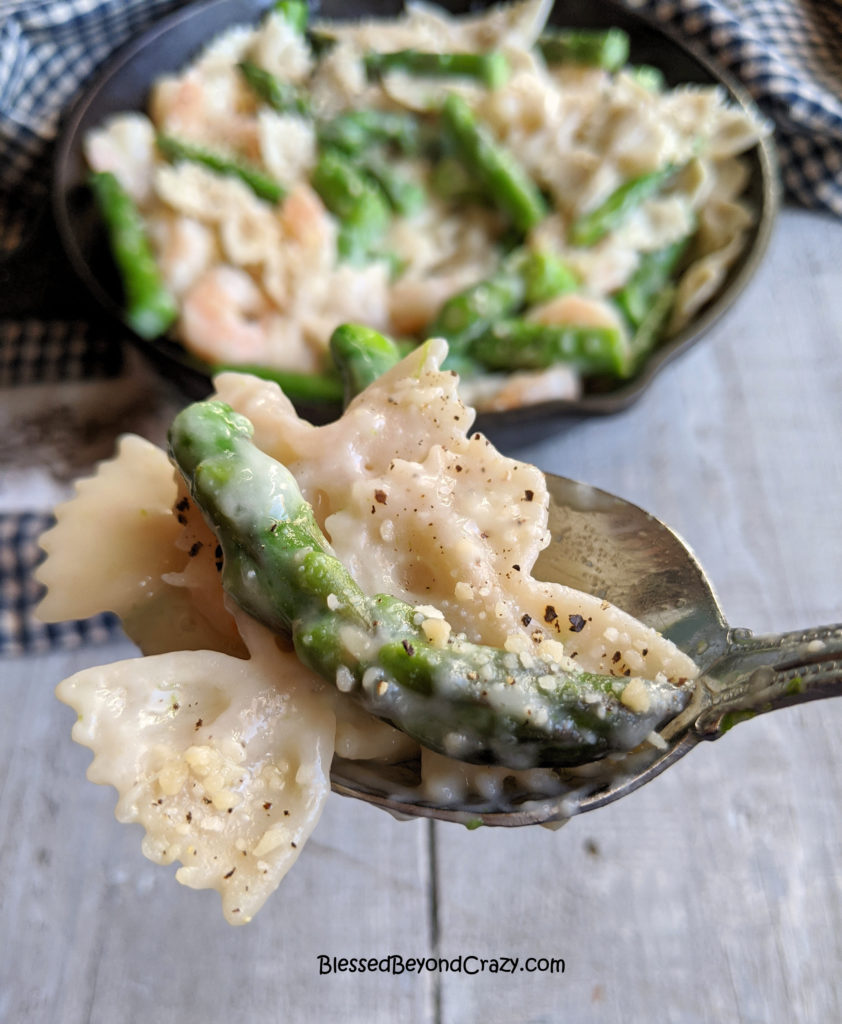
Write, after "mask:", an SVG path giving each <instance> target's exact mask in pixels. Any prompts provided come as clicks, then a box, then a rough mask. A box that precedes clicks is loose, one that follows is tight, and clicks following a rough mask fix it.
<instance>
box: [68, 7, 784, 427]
mask: <svg viewBox="0 0 842 1024" xmlns="http://www.w3.org/2000/svg"><path fill="white" fill-rule="evenodd" d="M269 6H270V4H269V2H267V0H201V2H199V3H196V4H191V5H190V6H188V7H185V8H182V9H180V10H178V11H176V12H175V13H173V14H171V15H169V16H168V17H165V18H163V19H162V20H161V21H160V22H158V23H157V24H155V25H154V26H153V27H152V28H151V29H148V30H147V31H146V32H144V33H143V34H142V35H141V36H139V37H138V38H137V39H135V40H134V41H133V42H132V43H130V44H129V45H128V46H126V47H125V48H124V49H122V50H121V51H120V52H119V53H118V54H117V55H116V56H115V57H114V58H113V59H112V60H111V61H110V62H109V63H108V64H107V65H105V66H104V67H103V69H102V71H101V73H100V74H99V75H98V76H97V77H96V79H95V80H94V81H93V82H92V83H91V84H90V85H89V86H88V88H87V89H86V90H85V91H84V93H83V95H82V96H81V97H80V99H79V100H78V101H77V103H76V104H75V106H74V107H73V109H72V110H71V111H70V113H69V115H68V116H67V118H66V120H65V122H64V124H63V127H62V129H61V132H60V135H59V139H58V143H57V147H56V152H55V165H54V182H53V212H54V216H55V220H56V225H57V228H58V232H59V235H60V238H61V241H62V243H63V246H64V249H65V251H66V253H67V256H68V257H69V259H70V262H71V264H72V266H73V268H74V269H75V271H76V273H77V274H78V276H79V277H80V278H81V279H82V281H83V282H84V284H85V285H86V286H87V288H88V289H89V290H90V292H91V293H92V295H93V296H94V297H95V298H96V300H97V301H98V302H99V304H100V305H101V306H102V307H104V309H105V310H107V311H108V312H109V313H110V314H111V315H112V316H113V317H115V318H117V320H120V321H122V316H121V308H120V285H119V281H118V279H117V277H116V274H115V270H114V267H113V264H112V262H111V259H110V255H109V253H108V247H107V242H106V239H105V235H104V231H103V228H102V226H101V224H100V221H99V218H98V216H97V214H96V211H95V210H94V208H93V205H92V199H91V196H90V194H89V193H88V190H87V189H86V187H85V186H84V181H85V177H86V173H87V171H86V167H85V164H84V158H83V155H82V140H83V138H84V136H85V133H86V132H88V131H89V130H90V129H92V128H94V127H95V126H96V125H98V124H100V123H101V122H102V121H103V120H104V119H105V118H107V117H108V116H109V115H110V114H113V113H116V112H118V111H124V110H133V109H134V110H138V109H143V108H145V105H146V101H147V96H148V93H149V88H150V85H151V83H152V82H153V81H154V80H155V79H156V78H157V77H158V76H159V75H161V74H164V73H165V72H170V71H174V70H177V69H179V68H181V67H183V66H184V65H186V64H187V63H189V61H190V60H191V59H192V58H193V57H194V56H195V55H196V53H197V52H198V51H199V50H200V49H201V48H202V47H203V46H204V45H205V44H206V43H207V42H209V41H210V39H211V38H212V37H213V36H215V35H216V34H218V33H219V32H221V31H222V30H223V29H225V28H227V27H229V26H231V25H235V24H238V23H247V22H256V21H257V20H259V18H260V17H261V15H262V14H263V13H264V12H265V11H266V9H267V8H268V7H269ZM313 6H314V8H315V10H316V11H317V13H318V15H319V16H321V17H326V18H353V17H360V16H362V15H368V16H383V17H386V16H394V15H396V14H398V13H399V12H400V10H401V9H402V0H321V2H319V3H317V4H315V5H313ZM443 6H446V7H448V8H449V9H451V10H452V11H454V12H456V13H462V12H466V11H469V10H471V11H473V10H477V9H480V8H482V7H484V6H487V3H486V2H480V3H472V2H466V0H446V2H445V3H444V4H443ZM551 21H552V22H554V23H556V24H560V25H569V26H590V27H605V26H610V25H616V26H618V27H620V28H622V29H624V30H625V31H626V32H628V34H629V37H630V40H631V60H632V62H634V63H645V64H653V65H655V66H657V67H659V68H660V69H661V70H662V72H663V73H664V75H665V78H666V80H667V83H668V84H669V85H677V84H679V83H682V82H694V83H703V84H711V83H719V84H720V85H722V87H723V88H724V89H726V90H727V92H728V93H729V94H730V96H731V98H732V99H733V100H734V102H736V103H739V104H741V105H742V106H744V107H751V100H750V99H749V97H748V96H747V94H746V93H745V91H744V90H743V89H742V87H741V86H739V85H738V84H737V83H736V82H734V81H733V79H731V78H730V76H728V75H727V74H725V73H724V72H723V71H721V70H720V69H718V68H716V67H714V65H713V64H711V63H710V61H708V60H707V59H706V58H705V57H704V56H703V55H701V54H700V53H699V52H698V51H697V50H695V49H694V48H693V47H692V46H691V45H689V44H688V43H687V42H684V41H682V40H679V39H678V38H677V37H676V36H674V35H672V34H671V33H669V32H668V31H666V30H664V29H663V28H661V27H659V26H656V25H654V24H653V23H651V22H649V21H647V20H645V19H644V18H643V17H641V16H640V15H638V14H636V13H632V12H630V11H628V10H626V9H625V8H623V7H620V6H619V5H618V4H616V3H614V2H613V0H558V2H557V3H556V7H555V10H554V11H553V15H552V17H551ZM747 158H748V160H749V164H750V170H751V177H750V182H749V186H748V190H747V199H748V201H749V202H750V203H751V205H752V207H753V209H754V210H755V211H756V223H755V225H754V227H753V228H752V229H751V232H750V234H749V237H748V241H747V244H746V247H745V249H744V251H743V253H742V255H741V256H740V258H739V260H738V261H737V263H736V265H735V266H734V267H733V268H732V269H731V271H730V273H729V275H728V278H727V280H726V281H725V283H724V285H723V287H722V288H721V289H720V291H719V292H718V294H717V295H716V296H715V297H714V298H713V300H712V301H711V302H709V303H708V304H707V305H706V306H705V307H704V308H703V309H702V310H701V312H700V313H699V314H698V315H697V316H696V317H695V319H694V320H693V321H692V322H691V323H690V324H688V325H687V326H686V327H685V328H684V329H683V330H681V331H680V332H678V333H677V334H676V335H675V336H674V337H672V338H670V339H668V341H667V342H666V343H665V344H663V345H661V346H660V347H659V348H658V349H657V350H656V351H655V352H654V353H653V355H652V356H651V357H650V359H649V360H648V362H647V363H646V365H645V367H644V368H643V370H642V371H641V373H639V374H638V375H637V377H635V378H634V379H633V380H631V381H627V382H622V383H619V384H616V385H612V386H608V387H605V386H603V387H602V388H597V387H592V388H591V390H588V391H586V392H585V394H583V395H582V396H581V398H579V399H577V400H574V401H552V402H544V403H541V404H539V405H533V406H527V407H523V408H521V409H514V410H508V411H506V412H500V413H487V414H484V415H482V416H481V417H480V418H479V421H478V425H479V426H480V428H481V429H484V430H486V431H491V432H492V433H495V432H497V433H499V431H501V430H502V431H503V432H504V433H509V434H511V432H512V431H515V435H514V436H517V433H518V432H522V431H524V430H526V431H527V432H528V433H531V434H533V435H534V434H535V433H536V430H541V429H542V428H544V429H545V428H546V427H547V426H549V422H548V421H553V420H559V419H560V418H563V417H580V416H589V415H597V414H607V413H615V412H619V411H620V410H622V409H624V408H626V407H627V406H629V405H630V404H631V403H632V402H634V401H635V400H636V399H637V398H638V397H639V396H640V395H641V394H642V393H643V391H644V390H645V388H646V387H647V386H648V384H649V383H650V381H651V380H652V379H653V377H654V376H655V374H656V373H658V371H659V370H660V369H661V368H662V367H663V366H665V365H666V364H667V363H668V362H669V361H670V360H672V359H674V358H676V357H677V356H678V355H680V354H681V353H682V352H684V351H685V350H686V349H688V348H689V347H690V346H691V345H693V344H694V343H695V342H696V341H698V340H699V339H700V338H701V337H702V335H703V334H704V333H705V331H706V330H707V329H708V328H709V327H710V326H711V325H712V324H713V323H714V322H715V321H716V320H717V319H718V318H719V317H720V316H721V315H722V314H723V313H724V312H725V311H726V310H727V309H728V308H729V307H730V306H731V305H732V304H733V303H734V301H735V300H736V299H737V297H738V295H739V294H740V292H741V291H742V289H743V288H744V287H745V285H746V284H747V282H748V280H749V279H750V277H751V276H752V274H753V273H754V271H755V270H756V268H757V266H758V264H759V262H760V260H761V258H762V256H763V253H764V251H765V249H766V246H767V243H768V241H769V237H770V234H771V230H772V225H773V222H774V219H775V215H776V213H777V208H778V203H779V188H778V181H777V171H776V161H775V155H774V148H773V145H772V143H771V142H769V141H765V142H763V143H761V144H760V145H758V146H756V147H755V148H754V149H753V150H752V151H751V152H750V153H749V154H748V157H747ZM124 326H125V325H124ZM126 331H127V332H128V328H127V327H126ZM133 340H135V341H136V343H137V344H138V345H139V346H140V347H141V348H142V349H143V350H144V351H145V352H146V353H147V355H148V356H149V357H151V358H152V360H153V361H154V362H155V363H157V364H158V366H159V367H160V369H161V370H162V371H163V372H164V373H165V374H167V375H168V376H169V377H171V378H173V379H174V380H175V381H176V382H177V383H178V384H179V385H180V386H181V388H182V389H183V390H184V392H185V393H186V395H187V396H188V397H190V398H202V397H205V396H206V395H207V394H208V392H209V391H210V381H209V376H208V370H207V367H205V366H204V365H203V364H202V363H201V362H200V361H199V360H198V359H196V358H195V357H194V356H191V355H190V354H189V353H188V352H186V351H185V350H184V349H183V348H182V347H181V346H180V345H178V344H176V343H175V342H172V341H170V340H169V339H167V338H158V339H155V340H152V341H144V340H143V339H140V338H136V337H135V338H134V339H133ZM300 411H301V412H302V413H303V414H304V415H308V416H310V417H311V418H313V419H315V420H317V421H324V420H325V419H330V418H332V417H333V416H334V415H336V414H337V413H338V410H337V409H331V408H326V407H321V408H315V409H301V410H300Z"/></svg>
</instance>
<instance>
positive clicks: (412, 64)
mask: <svg viewBox="0 0 842 1024" xmlns="http://www.w3.org/2000/svg"><path fill="white" fill-rule="evenodd" d="M364 63H365V69H366V71H367V72H368V74H369V75H370V76H372V77H375V76H378V75H382V74H384V73H386V72H388V71H406V72H407V73H408V74H411V75H424V76H431V77H458V78H471V79H474V80H475V81H477V82H480V83H482V84H483V85H485V86H487V87H488V88H489V89H499V88H500V86H502V85H505V84H506V81H507V80H508V78H509V62H508V61H507V60H506V57H505V56H504V55H503V54H502V53H499V52H492V53H424V52H422V51H420V50H396V51H394V52H393V53H368V54H366V56H365V58H364Z"/></svg>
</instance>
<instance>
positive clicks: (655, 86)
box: [626, 64, 666, 92]
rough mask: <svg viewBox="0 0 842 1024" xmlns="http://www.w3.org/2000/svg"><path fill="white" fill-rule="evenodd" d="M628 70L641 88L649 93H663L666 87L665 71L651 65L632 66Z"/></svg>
mask: <svg viewBox="0 0 842 1024" xmlns="http://www.w3.org/2000/svg"><path fill="white" fill-rule="evenodd" d="M626 70H627V71H628V74H629V75H630V76H631V77H632V78H633V79H634V81H635V82H637V84H638V85H639V86H640V87H641V88H643V89H647V90H648V91H649V92H662V91H663V89H664V88H665V86H666V79H665V78H664V73H663V71H661V69H660V68H656V67H653V66H652V65H651V64H632V65H630V66H629V67H628V68H627V69H626Z"/></svg>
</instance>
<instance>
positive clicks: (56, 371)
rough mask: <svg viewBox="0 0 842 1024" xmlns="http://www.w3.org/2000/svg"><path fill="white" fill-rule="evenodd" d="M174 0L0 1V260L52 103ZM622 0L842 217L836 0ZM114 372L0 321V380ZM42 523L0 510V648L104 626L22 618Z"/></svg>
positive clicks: (38, 171)
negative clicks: (739, 109) (683, 48)
mask: <svg viewBox="0 0 842 1024" xmlns="http://www.w3.org/2000/svg"><path fill="white" fill-rule="evenodd" d="M185 2H186V0H0V260H2V259H3V257H4V255H8V254H10V253H13V252H14V250H16V249H17V248H18V247H20V246H22V245H25V244H26V240H27V238H28V237H29V236H30V235H31V234H32V232H33V231H34V230H35V229H36V226H37V223H38V221H39V218H40V217H41V215H42V213H43V210H44V207H45V205H46V203H45V200H46V196H47V194H48V191H49V185H50V181H49V166H50V156H51V150H52V144H53V140H54V138H55V135H56V132H57V129H58V125H59V122H60V118H61V115H62V113H63V112H64V111H65V110H66V109H67V108H68V106H69V105H70V104H71V103H72V101H73V99H74V97H75V96H76V95H77V94H78V93H79V91H80V89H82V88H83V87H84V85H85V83H86V82H87V81H89V80H90V78H91V77H92V76H93V75H94V74H95V73H96V71H97V69H98V68H99V67H100V66H101V65H102V63H103V62H104V61H105V60H106V59H107V58H108V57H109V56H110V55H111V54H112V53H113V52H114V51H115V50H116V49H118V48H119V47H120V46H121V45H122V44H123V43H124V42H126V41H127V40H128V39H130V38H131V37H132V36H134V35H136V34H137V33H139V32H142V31H143V30H144V29H145V28H146V27H148V26H149V25H151V24H152V23H153V22H154V21H156V20H158V19H159V18H160V17H162V16H163V15H165V14H167V13H168V12H170V11H172V10H175V9H176V8H178V7H181V6H184V4H185ZM557 2H558V3H560V4H563V2H564V0H557ZM624 2H625V3H626V5H627V6H628V7H630V8H633V9H635V10H637V11H639V12H641V13H642V14H644V15H646V16H648V17H649V18H650V19H652V20H654V21H655V22H658V23H661V24H664V25H666V26H668V27H669V28H671V29H673V30H674V31H675V32H676V33H677V34H678V35H679V36H683V37H684V38H686V39H689V40H692V41H693V42H694V43H695V45H696V46H697V47H698V48H700V49H701V50H702V51H703V52H705V53H706V54H707V56H708V57H710V58H711V60H713V61H714V62H715V63H718V64H719V65H720V66H722V67H724V68H725V69H726V70H728V71H730V73H731V74H732V76H733V77H735V78H736V79H737V80H739V81H740V82H742V84H743V85H744V87H745V88H746V90H747V91H748V92H749V94H750V95H751V96H752V97H753V98H754V101H755V102H756V103H757V105H758V107H759V108H760V109H761V111H762V112H763V113H764V114H765V115H766V116H767V117H768V118H769V119H770V120H771V121H773V123H774V124H775V126H776V141H777V145H778V152H779V158H780V165H781V176H782V181H783V185H784V187H785V189H786V193H787V196H788V198H789V199H790V200H791V201H794V202H797V203H799V204H801V205H803V206H806V207H809V208H812V209H817V210H823V211H825V212H828V213H832V214H835V215H837V216H842V0H624ZM0 279H2V264H0ZM0 300H2V296H0ZM118 350H119V347H118ZM119 369H120V362H119V359H117V358H116V356H115V345H114V343H113V338H109V337H108V336H107V331H106V330H105V329H104V328H102V327H101V326H98V325H97V324H95V323H88V322H84V321H80V320H79V319H78V318H77V319H72V318H71V319H68V320H65V321H62V320H57V319H56V318H55V316H52V314H51V318H49V319H45V318H44V317H43V315H42V316H39V311H37V310H32V311H30V312H29V313H28V314H27V315H26V316H24V317H22V318H17V319H16V318H9V317H7V318H6V319H2V318H0V388H2V387H9V386H14V385H19V384H22V383H33V382H35V381H51V382H53V383H55V382H56V381H58V380H66V379H69V378H70V379H72V378H86V377H90V376H96V375H103V374H105V375H115V374H117V373H118V372H119ZM47 521H48V520H47V519H46V518H45V517H44V516H43V515H40V514H36V513H32V512H25V513H21V514H18V515H0V653H7V654H9V653H23V652H27V651H33V650H43V649H47V648H49V647H72V646H78V645H79V644H82V643H93V642H97V641H100V640H105V639H110V638H111V637H112V636H113V635H114V634H115V632H116V629H117V626H116V622H115V620H114V619H113V618H112V617H110V616H100V617H97V619H95V620H90V621H88V622H85V623H75V624H73V623H70V624H62V625H61V626H44V625H41V624H39V623H37V621H36V620H35V619H34V617H33V616H32V608H33V606H34V604H35V602H36V600H37V598H38V596H39V588H38V585H37V584H36V583H35V582H34V580H33V578H32V571H33V569H34V567H35V565H36V564H37V561H38V558H39V554H38V546H37V537H38V534H39V533H40V532H41V529H42V528H43V527H44V526H45V525H46V523H47Z"/></svg>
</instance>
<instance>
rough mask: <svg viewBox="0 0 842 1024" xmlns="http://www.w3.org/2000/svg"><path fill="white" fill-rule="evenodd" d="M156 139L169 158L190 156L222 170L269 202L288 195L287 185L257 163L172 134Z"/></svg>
mask: <svg viewBox="0 0 842 1024" xmlns="http://www.w3.org/2000/svg"><path fill="white" fill-rule="evenodd" d="M157 143H158V149H159V150H160V151H161V154H162V155H163V156H164V157H166V159H167V160H173V161H176V160H188V161H190V162H192V163H197V164H202V165H203V166H204V167H208V168H209V169H210V170H212V171H217V172H218V173H219V174H227V175H230V176H232V177H234V178H239V179H240V181H243V182H245V184H246V185H248V187H249V188H250V189H251V190H252V192H254V194H255V195H256V196H259V197H260V198H261V199H267V200H268V201H269V202H270V203H278V202H280V201H281V200H282V199H283V198H284V196H285V195H286V189H285V188H284V187H283V185H281V184H280V182H277V181H275V179H274V178H270V177H269V175H268V174H264V172H263V171H261V170H260V169H259V168H257V167H252V166H251V165H249V164H245V163H242V162H241V161H239V160H235V159H233V158H232V157H229V156H225V155H224V154H222V153H216V152H214V151H213V150H210V149H205V147H204V146H196V145H193V144H192V143H190V142H184V141H182V140H181V139H176V138H173V137H172V136H171V135H159V136H158V138H157Z"/></svg>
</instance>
